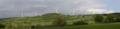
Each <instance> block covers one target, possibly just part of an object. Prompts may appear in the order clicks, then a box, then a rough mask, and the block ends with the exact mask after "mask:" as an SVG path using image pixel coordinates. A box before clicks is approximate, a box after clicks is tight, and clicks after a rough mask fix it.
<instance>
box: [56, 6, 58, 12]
mask: <svg viewBox="0 0 120 29" xmlns="http://www.w3.org/2000/svg"><path fill="white" fill-rule="evenodd" d="M56 13H58V5H56Z"/></svg>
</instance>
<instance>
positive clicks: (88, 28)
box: [0, 23, 120, 29]
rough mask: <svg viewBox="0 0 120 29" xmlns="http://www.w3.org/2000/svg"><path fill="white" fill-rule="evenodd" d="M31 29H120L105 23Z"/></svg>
mask: <svg viewBox="0 0 120 29" xmlns="http://www.w3.org/2000/svg"><path fill="white" fill-rule="evenodd" d="M0 29H30V28H0ZM31 29H120V23H105V24H94V25H78V26H65V27H43V28H31Z"/></svg>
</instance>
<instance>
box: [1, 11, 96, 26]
mask: <svg viewBox="0 0 120 29" xmlns="http://www.w3.org/2000/svg"><path fill="white" fill-rule="evenodd" d="M57 17H61V18H62V19H66V20H67V24H72V23H73V22H75V21H79V20H81V19H82V20H90V19H91V20H90V21H87V22H89V23H94V21H92V20H93V18H94V15H74V16H73V15H64V14H59V13H47V14H43V15H42V16H33V17H23V18H22V17H17V18H10V19H6V20H3V21H1V23H3V24H6V25H8V24H9V23H12V25H14V26H17V25H19V24H23V25H24V26H26V25H29V24H30V23H31V25H36V24H41V25H42V26H44V25H51V24H52V21H53V20H54V19H56V18H57Z"/></svg>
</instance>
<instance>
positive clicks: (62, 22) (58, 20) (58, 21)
mask: <svg viewBox="0 0 120 29" xmlns="http://www.w3.org/2000/svg"><path fill="white" fill-rule="evenodd" d="M53 25H57V26H63V25H66V20H65V19H62V18H61V17H58V18H56V19H55V20H54V21H53Z"/></svg>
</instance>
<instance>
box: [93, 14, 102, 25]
mask: <svg viewBox="0 0 120 29" xmlns="http://www.w3.org/2000/svg"><path fill="white" fill-rule="evenodd" d="M102 21H103V16H102V15H97V16H96V17H95V22H96V23H98V22H102Z"/></svg>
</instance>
